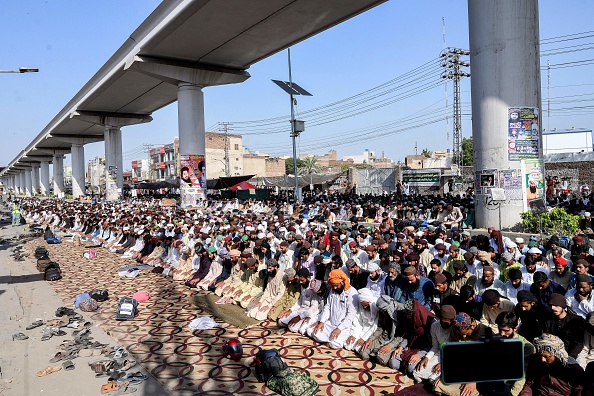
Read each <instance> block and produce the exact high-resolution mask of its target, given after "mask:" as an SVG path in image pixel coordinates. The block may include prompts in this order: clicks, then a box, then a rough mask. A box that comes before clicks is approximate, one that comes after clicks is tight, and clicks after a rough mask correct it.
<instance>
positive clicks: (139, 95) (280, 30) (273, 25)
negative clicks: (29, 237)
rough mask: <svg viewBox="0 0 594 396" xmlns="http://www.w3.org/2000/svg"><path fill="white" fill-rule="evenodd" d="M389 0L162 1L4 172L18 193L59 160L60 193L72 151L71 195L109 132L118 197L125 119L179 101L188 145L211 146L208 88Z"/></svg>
mask: <svg viewBox="0 0 594 396" xmlns="http://www.w3.org/2000/svg"><path fill="white" fill-rule="evenodd" d="M385 1H387V0H324V1H320V0H274V1H271V0H249V1H246V0H224V1H221V0H169V1H164V2H162V3H161V4H160V5H159V6H158V7H157V8H156V9H155V11H153V13H151V15H149V16H148V18H147V19H146V20H145V21H144V22H143V23H142V24H141V25H140V26H139V27H138V28H137V29H136V30H135V31H134V32H133V33H132V34H131V35H130V37H128V38H127V39H126V41H125V42H124V44H123V45H122V46H121V47H120V48H119V49H118V50H117V51H116V52H115V53H114V54H113V56H112V57H111V58H110V59H109V60H108V61H107V62H106V63H105V64H104V65H103V66H102V67H101V68H100V69H99V71H98V72H97V73H96V74H95V75H94V76H93V77H92V78H91V79H90V80H89V81H88V82H87V83H86V84H85V85H84V86H83V87H82V89H81V90H80V91H79V92H78V93H77V94H76V95H75V96H74V97H73V98H72V99H71V100H70V101H69V102H68V103H67V104H66V105H65V106H64V108H63V109H62V110H61V111H60V112H59V113H58V114H57V115H56V116H55V117H54V118H53V119H52V120H51V121H50V122H49V124H48V125H47V126H46V127H45V128H44V129H43V130H42V131H41V132H40V133H39V134H38V135H37V137H35V138H34V139H33V141H32V142H30V143H29V144H28V145H27V146H26V147H25V148H24V150H23V151H22V152H20V153H19V154H18V155H17V156H16V157H15V158H14V159H13V160H12V161H11V162H10V163H9V164H8V166H7V167H6V168H5V169H4V170H3V171H2V172H0V178H2V179H3V180H5V181H6V183H7V184H8V185H9V186H11V187H15V188H16V189H18V190H19V191H21V192H31V190H32V189H35V190H37V189H41V191H42V192H47V191H49V164H50V163H53V171H54V172H53V173H54V174H53V177H54V192H55V193H59V192H62V191H63V184H64V181H63V179H64V177H63V169H62V161H63V158H64V155H65V154H68V153H71V154H72V173H73V175H72V176H73V177H72V178H73V194H74V196H75V197H76V196H79V195H81V194H84V174H85V169H84V168H85V161H84V145H85V144H88V143H92V142H98V141H105V156H106V169H107V171H106V180H108V195H109V196H110V197H111V198H114V197H116V196H117V193H116V192H115V190H116V189H117V188H118V187H119V188H121V187H122V170H123V168H122V165H123V164H122V143H121V128H122V127H123V126H127V125H133V124H138V123H143V122H150V121H151V120H152V117H151V114H152V113H153V112H155V111H156V110H159V109H160V108H162V107H164V106H167V105H169V104H171V103H172V102H175V101H178V106H179V110H178V114H179V137H180V148H181V149H180V150H181V154H193V155H205V141H204V133H205V126H204V99H203V94H202V88H203V87H206V86H215V85H222V84H234V83H241V82H243V81H245V80H246V79H248V78H249V77H250V75H249V73H248V72H247V69H248V68H249V67H250V66H251V65H253V64H254V63H256V62H258V61H260V60H262V59H265V58H267V57H269V56H271V55H273V54H275V53H277V52H279V51H282V50H284V49H286V48H288V47H290V46H292V45H294V44H296V43H298V42H300V41H303V40H305V39H307V38H309V37H311V36H314V35H316V34H318V33H320V32H322V31H324V30H326V29H329V28H331V27H332V26H335V25H337V24H339V23H341V22H344V21H346V20H348V19H350V18H352V17H354V16H356V15H357V14H360V13H362V12H364V11H366V10H368V9H370V8H373V7H375V6H377V5H379V4H381V3H383V2H385ZM109 169H112V171H111V172H110V171H109ZM113 169H118V170H119V171H118V172H114V171H113ZM40 173H41V175H40Z"/></svg>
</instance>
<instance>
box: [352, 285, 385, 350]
mask: <svg viewBox="0 0 594 396" xmlns="http://www.w3.org/2000/svg"><path fill="white" fill-rule="evenodd" d="M376 301H377V297H376V296H375V294H374V293H373V292H372V291H371V290H370V289H368V288H366V287H364V288H362V289H359V307H358V309H357V314H356V315H355V321H354V322H353V325H352V326H351V335H350V336H349V338H347V340H346V342H345V344H344V349H346V350H349V351H353V352H359V351H360V350H361V347H363V344H365V341H367V340H368V339H369V337H371V335H372V334H373V333H375V330H377V319H378V312H377V307H376V305H375V302H376Z"/></svg>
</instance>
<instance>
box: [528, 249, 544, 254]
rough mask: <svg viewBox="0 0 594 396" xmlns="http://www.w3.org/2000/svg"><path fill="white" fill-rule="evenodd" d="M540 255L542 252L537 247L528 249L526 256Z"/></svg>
mask: <svg viewBox="0 0 594 396" xmlns="http://www.w3.org/2000/svg"><path fill="white" fill-rule="evenodd" d="M541 253H542V252H541V251H540V249H539V248H537V247H532V248H530V249H528V254H541Z"/></svg>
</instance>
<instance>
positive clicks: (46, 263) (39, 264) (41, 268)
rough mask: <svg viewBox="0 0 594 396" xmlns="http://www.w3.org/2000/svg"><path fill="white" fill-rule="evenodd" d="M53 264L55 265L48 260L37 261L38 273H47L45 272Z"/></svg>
mask: <svg viewBox="0 0 594 396" xmlns="http://www.w3.org/2000/svg"><path fill="white" fill-rule="evenodd" d="M51 264H55V263H54V262H53V261H52V260H50V259H49V257H48V258H40V259H38V260H37V271H39V272H45V270H46V269H47V267H49V266H50V265H51Z"/></svg>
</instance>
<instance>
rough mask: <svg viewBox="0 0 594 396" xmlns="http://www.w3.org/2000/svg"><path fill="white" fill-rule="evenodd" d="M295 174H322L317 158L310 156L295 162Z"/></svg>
mask: <svg viewBox="0 0 594 396" xmlns="http://www.w3.org/2000/svg"><path fill="white" fill-rule="evenodd" d="M297 173H298V174H300V175H311V174H312V173H322V166H321V165H320V163H319V162H318V158H317V157H315V156H313V155H310V156H309V157H305V158H304V159H302V160H301V162H300V163H299V162H297Z"/></svg>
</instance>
